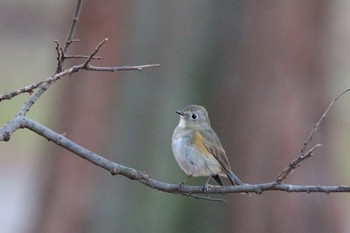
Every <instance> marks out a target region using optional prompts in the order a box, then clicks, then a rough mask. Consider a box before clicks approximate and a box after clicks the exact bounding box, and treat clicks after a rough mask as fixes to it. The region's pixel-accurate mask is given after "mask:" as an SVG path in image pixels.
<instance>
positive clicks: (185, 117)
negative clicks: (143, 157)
mask: <svg viewBox="0 0 350 233" xmlns="http://www.w3.org/2000/svg"><path fill="white" fill-rule="evenodd" d="M176 113H177V114H179V115H180V122H179V124H178V126H177V127H176V128H175V130H174V133H173V137H172V150H173V153H174V156H175V159H176V161H177V163H178V164H179V166H180V168H181V169H182V170H183V171H184V172H185V173H186V174H187V175H188V177H187V178H186V179H185V180H183V181H182V182H181V183H180V184H179V185H182V184H183V183H184V182H185V181H186V180H187V179H189V178H190V177H192V176H193V177H196V176H208V179H207V181H206V183H205V184H204V186H203V189H204V191H205V192H207V190H208V182H209V180H210V178H212V179H214V180H215V181H216V182H217V183H218V184H219V185H221V186H222V185H223V183H222V181H221V179H220V176H223V177H227V178H228V179H229V181H230V183H231V184H232V185H242V184H243V182H242V181H241V180H240V179H238V177H237V176H236V175H235V174H234V173H233V172H232V171H231V166H230V163H229V161H228V159H227V156H226V153H225V151H224V149H223V148H222V145H221V143H220V140H219V138H218V136H217V135H216V133H215V132H214V130H213V129H212V128H211V126H210V121H209V117H208V112H207V110H206V109H205V108H204V107H202V106H199V105H190V106H188V107H186V108H184V109H183V110H181V111H176Z"/></svg>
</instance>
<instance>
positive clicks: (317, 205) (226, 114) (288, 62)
mask: <svg viewBox="0 0 350 233" xmlns="http://www.w3.org/2000/svg"><path fill="white" fill-rule="evenodd" d="M328 4H329V3H326V2H320V1H308V2H300V1H279V2H275V3H274V4H272V2H271V1H260V2H259V1H254V3H253V2H250V1H249V2H245V3H244V4H242V7H241V8H240V9H241V12H240V14H241V16H242V17H246V18H249V19H248V20H245V21H244V22H243V23H242V18H240V19H237V17H232V16H231V15H230V10H228V9H232V8H234V7H235V6H234V5H235V4H233V5H231V6H228V5H227V6H225V9H223V11H222V12H221V18H220V20H221V21H220V22H221V23H219V25H221V27H220V28H219V29H218V31H216V34H217V35H225V36H224V37H221V38H220V39H219V42H218V48H219V50H221V51H224V54H225V55H224V56H225V57H223V58H224V59H222V60H220V62H219V63H221V64H219V66H220V69H219V71H218V72H219V74H218V76H219V77H220V78H218V79H217V82H216V86H215V88H214V96H215V98H213V99H211V101H214V102H212V103H211V105H212V109H213V110H214V111H215V112H216V113H215V116H214V119H215V122H218V123H217V126H219V128H221V129H225V131H223V132H221V133H222V134H221V135H222V136H223V138H224V142H223V144H224V146H225V145H226V150H227V151H230V152H231V153H232V154H233V155H232V156H233V158H234V159H232V160H233V168H234V169H235V171H237V173H238V174H239V175H240V176H241V177H244V178H242V179H243V180H244V181H245V182H248V183H249V182H251V183H261V182H268V181H272V180H273V179H274V178H275V177H276V176H277V174H278V173H279V171H281V170H282V168H284V167H285V166H286V165H287V164H288V163H289V162H290V161H291V160H292V159H294V158H295V157H296V155H297V154H298V152H299V150H300V148H301V146H302V144H303V142H304V140H305V139H306V137H307V136H308V133H309V132H310V130H311V128H312V127H313V125H314V124H315V123H316V122H317V120H318V119H319V118H320V116H321V115H322V113H323V111H324V110H325V109H326V107H327V105H328V103H329V102H330V98H329V96H328V94H327V89H326V87H325V81H324V80H325V77H324V64H325V61H327V60H326V59H327V58H326V57H325V54H324V51H323V48H324V47H326V46H325V45H326V42H327V40H326V39H327V31H328V28H327V24H326V22H327V19H328V18H327V16H328V15H327V14H328V10H329V8H328ZM232 23H233V24H238V29H237V30H236V31H230V30H229V28H230V27H231V26H230V25H231V24H232ZM237 34H238V35H237ZM237 37H239V38H238V39H236V40H234V38H237ZM218 113H221V114H218ZM319 134H320V132H318V133H317V135H319ZM321 134H322V137H320V136H317V137H316V139H314V141H313V142H312V143H310V144H311V145H313V144H315V141H316V140H318V142H320V141H321V140H322V139H323V140H327V130H325V128H324V125H323V126H322V131H321ZM233 139H234V140H233ZM321 142H322V141H321ZM326 148H327V147H324V148H322V149H320V150H318V151H317V152H316V154H315V155H314V157H313V158H312V159H310V160H308V161H307V162H305V163H303V164H302V166H301V167H300V168H298V169H297V171H295V172H294V173H293V174H291V175H290V176H289V178H288V179H287V182H291V183H296V184H324V185H326V184H331V183H332V181H333V177H332V175H333V174H335V171H332V166H331V165H332V162H331V160H330V159H331V157H330V156H329V154H328V153H327V149H326ZM231 158H232V157H231ZM257 198H258V199H260V200H259V201H258V200H257ZM236 209H239V210H240V211H235V210H236ZM335 210H336V205H335V202H334V201H332V199H330V198H329V197H328V196H319V195H313V196H311V195H308V196H305V195H303V194H299V195H289V194H286V193H264V194H263V196H260V197H253V198H252V199H251V200H243V201H239V202H235V203H234V204H232V208H231V213H232V218H231V219H233V221H230V223H231V228H232V229H233V228H235V229H240V230H239V232H257V231H256V230H257V229H259V232H310V231H312V232H339V230H340V228H339V225H338V221H337V217H336V216H337V215H336V214H335ZM250 219H254V224H247V222H249V221H250ZM315 223H317V224H315Z"/></svg>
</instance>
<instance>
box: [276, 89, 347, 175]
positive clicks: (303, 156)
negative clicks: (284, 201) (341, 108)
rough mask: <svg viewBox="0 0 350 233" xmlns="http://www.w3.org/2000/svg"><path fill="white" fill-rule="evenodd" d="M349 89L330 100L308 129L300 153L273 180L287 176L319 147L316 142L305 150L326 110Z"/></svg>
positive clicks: (325, 114) (324, 116) (326, 112)
mask: <svg viewBox="0 0 350 233" xmlns="http://www.w3.org/2000/svg"><path fill="white" fill-rule="evenodd" d="M348 91H350V88H349V89H346V90H345V91H343V92H341V93H340V94H339V95H338V96H337V97H335V98H334V99H333V100H332V102H331V103H330V104H329V105H328V108H327V109H326V111H325V112H324V113H323V114H322V116H321V118H320V119H319V120H318V122H317V123H316V124H315V126H314V127H313V128H312V130H311V131H310V134H309V136H308V137H307V139H306V140H305V141H304V144H303V147H302V148H301V149H300V153H299V155H298V157H297V158H296V159H294V160H293V161H292V162H290V163H289V165H288V167H286V168H284V169H283V170H282V171H281V172H280V173H279V174H278V176H277V178H276V180H275V182H281V181H282V180H284V179H286V178H287V176H288V175H289V174H290V173H291V172H293V171H294V170H295V169H296V168H298V167H299V166H300V164H301V163H302V162H303V161H304V160H305V159H307V158H309V157H311V156H312V155H313V152H314V150H315V149H316V148H317V147H320V146H321V144H316V145H315V146H314V147H312V148H311V149H310V150H308V151H307V152H305V151H306V149H307V147H308V144H309V142H310V141H311V140H312V138H313V136H314V134H315V132H316V131H317V130H318V128H319V127H320V125H321V123H322V121H323V120H324V119H325V118H326V116H327V114H328V112H329V111H330V110H331V108H332V106H333V104H334V103H335V102H336V101H337V100H338V99H339V98H340V97H341V96H343V95H344V94H345V93H346V92H348Z"/></svg>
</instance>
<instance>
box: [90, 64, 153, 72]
mask: <svg viewBox="0 0 350 233" xmlns="http://www.w3.org/2000/svg"><path fill="white" fill-rule="evenodd" d="M159 66H160V64H148V65H140V66H114V67H101V66H92V65H90V64H89V65H87V67H86V70H91V71H107V72H117V71H130V70H137V71H142V70H143V69H146V68H152V67H159Z"/></svg>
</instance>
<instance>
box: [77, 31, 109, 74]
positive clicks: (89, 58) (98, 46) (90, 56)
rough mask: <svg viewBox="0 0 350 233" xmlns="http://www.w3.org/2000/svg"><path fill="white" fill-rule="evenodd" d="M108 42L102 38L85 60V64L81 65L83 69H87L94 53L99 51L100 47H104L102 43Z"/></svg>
mask: <svg viewBox="0 0 350 233" xmlns="http://www.w3.org/2000/svg"><path fill="white" fill-rule="evenodd" d="M107 41H108V38H104V39H103V40H102V41H101V42H100V43H99V44H98V45H97V47H96V48H95V49H94V51H92V53H91V54H90V55H89V57H88V59H86V61H85V63H84V64H83V67H84V69H85V68H86V67H87V65H88V64H89V63H90V61H91V60H92V58H93V57H94V56H95V55H96V53H97V52H98V51H99V50H100V48H101V47H102V45H104V43H106V42H107Z"/></svg>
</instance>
